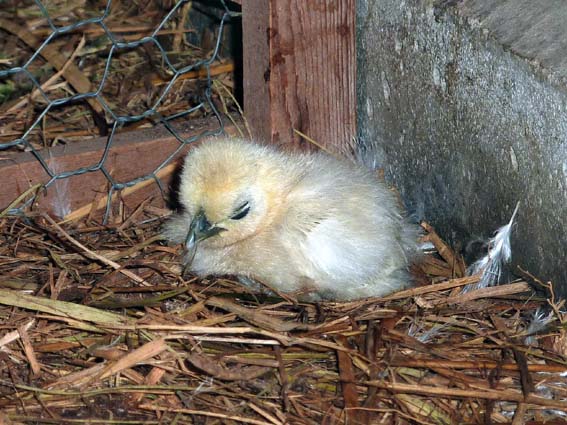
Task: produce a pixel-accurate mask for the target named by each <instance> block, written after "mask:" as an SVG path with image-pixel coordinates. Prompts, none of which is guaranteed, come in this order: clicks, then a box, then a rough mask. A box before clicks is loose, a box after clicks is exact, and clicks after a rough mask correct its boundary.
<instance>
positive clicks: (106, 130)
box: [0, 0, 240, 222]
mask: <svg viewBox="0 0 567 425" xmlns="http://www.w3.org/2000/svg"><path fill="white" fill-rule="evenodd" d="M59 3H61V2H59ZM83 3H84V4H83ZM87 3H88V2H86V3H85V2H82V3H80V5H81V6H83V9H81V13H82V14H83V15H88V14H91V15H93V16H82V19H77V20H76V21H75V22H72V20H73V16H70V15H65V12H66V9H65V7H67V4H66V2H65V5H62V4H57V2H41V1H40V0H34V1H33V2H28V3H27V4H26V5H25V6H27V7H28V9H24V7H23V6H24V4H23V3H20V2H16V3H15V4H14V5H13V7H14V10H15V14H16V15H18V14H19V15H26V16H23V17H22V16H17V17H16V19H15V20H14V21H11V20H10V19H6V18H5V16H0V30H2V31H0V34H4V33H8V34H11V35H14V36H16V37H17V38H19V39H20V41H23V42H24V43H25V44H27V46H28V47H31V51H32V54H31V55H30V56H29V57H28V58H26V59H24V60H23V63H20V64H19V65H17V66H11V67H9V68H7V69H1V67H2V66H4V67H5V66H6V65H7V64H10V62H11V59H10V58H9V57H7V55H8V54H9V52H8V50H9V48H10V46H9V45H7V43H4V48H5V52H4V54H2V55H0V56H4V58H2V57H0V129H2V127H3V124H5V123H6V122H7V121H9V120H10V115H9V114H3V112H10V111H13V110H15V109H17V108H18V107H20V108H21V107H22V103H23V106H24V107H25V101H24V102H17V103H15V104H14V102H12V103H10V102H7V100H10V99H8V95H7V94H6V93H7V91H10V92H13V91H15V90H16V89H15V87H16V86H18V87H19V88H20V92H21V90H22V88H23V90H24V91H26V93H24V94H23V96H20V97H21V98H23V97H25V96H27V97H28V98H29V99H30V102H29V103H31V100H33V99H34V98H35V99H36V100H35V101H34V102H33V106H34V107H33V108H28V109H29V110H30V111H29V113H27V112H26V117H25V120H24V121H25V125H23V126H22V128H21V129H20V130H19V132H14V133H19V134H17V135H15V136H14V137H13V138H9V139H8V140H6V137H9V136H10V133H11V131H10V130H11V129H10V128H9V126H8V127H7V128H8V130H6V127H4V131H0V133H4V137H3V138H0V151H2V150H14V149H15V150H20V151H21V150H23V151H27V152H31V154H32V155H33V156H34V157H35V159H36V160H37V162H38V163H39V164H40V165H41V167H42V169H43V170H44V171H45V173H47V176H48V177H47V181H46V182H44V183H43V185H41V188H42V189H48V188H50V187H52V186H55V185H57V184H61V182H65V181H66V180H67V179H69V178H70V177H73V176H78V175H81V174H86V173H92V172H101V173H102V174H103V175H104V177H105V178H106V180H107V181H108V196H107V203H106V210H105V215H104V222H106V221H107V220H108V217H109V213H110V207H111V201H112V199H113V194H115V192H117V191H120V190H122V189H125V188H128V187H131V186H134V185H136V184H138V183H140V182H142V181H145V180H150V179H153V180H154V181H155V182H156V183H157V185H158V187H159V189H160V191H161V192H162V195H163V194H164V188H163V185H162V183H161V182H160V178H159V177H158V175H157V173H158V172H159V171H160V170H161V169H162V168H164V167H165V166H166V165H167V164H169V163H170V162H171V161H172V159H173V158H174V157H175V156H176V155H177V154H178V153H179V152H180V151H181V150H182V149H183V148H184V147H185V146H186V145H188V144H190V143H193V142H195V141H197V140H199V139H201V138H203V137H205V136H209V135H216V134H220V133H222V132H223V131H224V127H223V121H222V119H221V115H220V113H219V111H218V109H217V107H216V106H215V103H214V102H213V99H212V83H213V80H212V77H211V66H212V65H213V63H214V62H215V61H217V60H218V58H219V50H220V48H221V42H222V40H223V33H224V30H225V26H226V24H227V22H229V21H230V20H232V19H234V18H235V17H238V16H239V15H240V13H239V12H236V11H234V10H231V9H230V8H229V7H228V6H227V4H226V2H225V0H218V1H215V2H208V3H207V7H211V5H212V6H213V7H215V8H216V10H217V11H218V12H220V13H219V14H218V16H217V17H215V20H216V31H215V32H216V34H215V35H214V38H212V40H210V41H209V43H210V44H211V48H210V50H209V53H208V55H206V56H205V57H198V56H196V55H183V54H179V52H173V54H172V52H171V51H168V49H167V48H166V46H164V40H163V36H162V35H163V34H164V33H166V34H167V33H170V34H171V33H174V34H175V31H169V32H168V31H167V27H168V25H169V24H170V23H171V21H173V20H174V19H179V20H180V22H181V23H182V24H183V25H186V20H185V17H186V16H180V15H181V14H185V15H186V14H187V13H188V7H191V6H192V3H194V2H190V1H188V0H181V1H178V2H176V3H175V4H173V5H172V6H170V7H169V10H168V11H167V13H165V14H164V16H163V17H161V19H159V21H158V22H157V24H156V25H155V26H154V27H153V28H150V29H149V30H146V31H147V35H145V36H141V37H138V38H136V39H133V40H128V39H127V38H128V33H127V32H125V34H123V33H121V32H120V31H115V29H114V28H112V27H111V26H110V25H109V20H111V17H112V14H113V12H115V9H118V8H119V7H120V2H115V4H116V3H118V5H119V7H113V2H112V0H107V1H106V2H99V4H102V9H101V10H100V11H99V13H93V10H87V7H86V6H88V4H87ZM90 3H91V5H92V3H96V2H90ZM156 3H160V6H161V7H162V8H164V7H165V8H167V7H168V2H156ZM213 3H214V5H213ZM54 4H55V6H54ZM77 5H79V3H77V4H75V7H76V6H77ZM126 5H128V6H138V7H142V6H140V5H136V4H135V2H134V3H128V2H127V3H126ZM5 6H8V4H7V3H6V4H5ZM56 6H59V7H60V9H57V7H56ZM63 6H65V7H63ZM122 6H123V4H122ZM144 6H147V5H144ZM30 8H32V9H33V8H35V11H34V12H35V13H34V12H33V11H32V12H30V11H29V10H30ZM8 9H9V8H8V7H6V9H4V12H8V13H9V10H8ZM61 9H63V10H61ZM22 10H27V12H21V11H22ZM76 10H77V9H74V10H72V11H73V14H74V15H75V16H74V17H76V15H77V13H75V12H76ZM166 10H167V9H166ZM54 11H55V12H54ZM81 13H79V14H81ZM130 13H136V10H133V11H132V8H130ZM139 13H142V11H141V10H140V11H139ZM54 15H58V16H54ZM21 18H24V19H25V20H26V21H28V22H29V26H34V27H35V28H38V27H41V26H43V27H46V28H45V30H44V32H45V38H44V40H43V41H41V42H40V43H39V47H35V48H34V47H33V46H34V43H38V41H39V40H35V39H34V36H33V35H29V33H28V31H27V30H28V28H22V27H21V26H19V25H18V24H17V19H21ZM70 21H71V23H69V22H70ZM93 32H96V33H98V34H99V37H98V38H97V43H98V44H99V45H100V44H101V43H103V44H104V43H106V44H107V45H106V47H103V48H102V51H103V53H102V54H101V50H100V48H99V49H97V55H96V56H97V57H96V60H98V61H104V67H103V71H102V74H101V75H99V76H97V77H95V78H93V81H89V79H88V78H86V77H85V76H84V75H78V74H77V73H75V74H72V73H65V71H66V70H68V69H69V68H72V67H73V65H74V64H73V60H74V59H75V58H74V55H75V54H76V53H77V51H80V50H81V48H84V45H85V44H84V41H85V38H84V37H85V33H93ZM192 32H193V33H194V32H195V30H194V29H187V28H182V29H181V33H182V34H183V37H186V34H190V33H192ZM77 33H79V34H81V33H82V37H83V38H82V40H80V41H79V43H78V46H77V48H76V49H75V51H74V52H73V53H72V54H71V56H70V57H65V56H62V55H61V54H59V53H58V52H56V51H54V50H56V49H58V48H60V43H59V45H57V43H58V40H61V38H63V37H65V36H68V35H71V34H77ZM177 33H179V31H178V32H177ZM184 41H185V42H187V40H186V39H185V40H184ZM54 44H55V47H54V46H53V45H54ZM139 48H141V49H143V51H145V52H146V53H147V55H148V56H151V55H152V54H153V57H154V59H153V61H154V62H156V57H157V58H158V59H159V61H160V64H159V65H160V67H161V74H160V78H162V80H163V79H164V75H165V81H164V82H163V83H164V85H165V87H164V88H163V89H162V90H157V93H154V96H153V98H151V99H150V98H148V99H146V102H135V101H133V102H132V104H130V103H128V104H127V105H125V107H124V106H121V105H116V104H115V102H113V99H112V96H111V95H110V96H109V94H108V92H109V91H110V90H109V89H108V88H109V86H111V85H112V82H111V81H110V80H111V78H110V75H111V74H112V73H113V72H116V69H117V68H119V66H116V64H115V63H114V62H115V61H120V60H121V55H124V54H126V53H128V52H130V51H133V50H134V49H139ZM0 50H4V49H0ZM148 50H152V53H148ZM40 59H43V60H44V61H45V62H49V64H50V65H51V66H52V67H53V68H54V69H55V71H57V72H56V73H55V75H52V76H50V77H49V78H43V77H44V75H42V72H41V71H44V69H43V68H42V67H38V66H37V62H38V61H39V60H40ZM80 60H84V59H80ZM80 60H79V64H80V63H81V62H80ZM32 68H33V70H32ZM38 68H39V70H40V72H39V73H38V70H37V69H38ZM76 69H80V66H77V67H76ZM195 71H198V74H199V76H202V78H201V79H200V80H199V82H200V87H199V90H198V92H197V93H194V94H193V96H191V97H193V99H191V102H188V103H187V104H185V105H184V107H183V108H182V109H181V110H174V111H173V112H171V111H170V110H171V108H162V106H163V104H164V102H165V99H167V98H168V96H170V95H171V94H172V93H174V92H175V91H176V89H177V87H176V84H177V83H178V82H179V81H181V80H182V79H183V78H184V76H186V75H188V74H189V73H195ZM149 72H150V71H149V70H147V73H149ZM40 78H43V79H44V80H46V82H43V83H41V82H40ZM61 78H62V79H63V80H64V84H65V87H64V89H65V90H66V94H68V95H62V90H59V91H51V90H50V91H47V90H46V87H47V88H51V87H53V83H54V81H56V80H58V79H61ZM125 79H126V78H125ZM150 84H151V83H150ZM146 85H147V84H146ZM154 91H156V90H154ZM80 103H82V104H83V105H84V106H85V108H86V110H87V111H86V112H85V111H83V113H85V114H87V113H88V114H90V115H91V120H90V124H91V125H93V126H94V127H96V128H97V129H98V135H100V136H106V143H105V146H104V149H103V152H102V155H101V156H100V158H99V159H98V161H96V162H95V163H92V164H89V165H87V166H82V167H78V168H75V169H72V170H65V171H62V170H60V169H59V167H58V165H57V163H56V162H55V161H50V159H51V158H50V151H49V149H43V147H52V146H53V145H51V146H50V145H49V144H45V143H44V146H41V143H35V142H33V141H32V139H34V138H36V139H37V138H38V137H39V138H40V139H41V138H42V137H43V136H44V135H42V134H41V133H42V130H43V126H44V125H45V121H46V118H47V117H48V115H49V114H50V113H51V112H52V111H54V110H56V109H61V108H65V107H67V106H73V105H78V104H80ZM140 103H141V105H140ZM144 103H146V104H144ZM3 104H4V105H3ZM3 106H4V107H3ZM6 106H7V107H6ZM177 109H179V108H177ZM199 111H200V112H203V113H206V114H208V115H211V114H212V115H214V116H215V117H216V121H217V122H218V125H217V126H216V127H215V128H212V129H211V128H208V129H206V130H203V131H201V132H200V133H198V134H196V135H192V136H189V137H184V136H183V135H182V134H181V132H180V131H179V129H178V128H177V127H176V125H174V122H175V121H176V120H178V119H182V118H186V117H190V116H193V115H194V114H195V113H196V112H199ZM60 120H61V119H60ZM148 120H149V121H151V123H152V125H161V126H163V127H164V128H165V129H167V131H168V132H169V133H170V134H171V135H172V136H173V137H175V139H176V140H177V141H178V142H179V144H178V146H177V147H176V148H175V149H174V150H173V151H171V152H169V153H168V155H167V157H166V158H165V159H163V160H162V161H161V162H160V163H159V165H157V166H156V167H155V168H154V169H153V170H152V171H151V172H149V173H147V174H144V175H140V176H136V177H135V178H133V179H130V180H128V181H118V179H116V178H115V177H114V176H113V175H112V172H111V170H109V168H108V167H107V160H108V157H109V155H110V153H111V152H112V150H113V146H114V144H115V136H116V134H117V133H119V132H120V130H121V129H123V128H125V127H128V126H130V125H135V124H136V123H139V122H141V121H148ZM2 121H4V122H2ZM61 124H64V122H63V123H61ZM38 133H39V135H38ZM0 135H1V134H0ZM6 135H7V136H6ZM4 184H6V182H4ZM8 184H9V183H8ZM42 192H43V191H40V190H36V191H35V193H32V196H29V197H28V198H27V199H24V200H23V202H21V203H19V205H18V204H17V205H10V207H9V208H8V210H6V211H4V213H7V214H10V215H22V214H24V212H25V211H26V208H28V207H29V206H30V205H32V204H33V202H34V199H35V198H36V197H37V194H38V193H42Z"/></svg>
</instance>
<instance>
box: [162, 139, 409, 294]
mask: <svg viewBox="0 0 567 425" xmlns="http://www.w3.org/2000/svg"><path fill="white" fill-rule="evenodd" d="M179 202H180V205H181V207H182V211H181V212H180V213H178V214H176V215H174V216H173V218H172V219H171V220H170V221H169V222H168V223H167V224H166V227H165V235H166V237H167V238H168V239H170V240H171V241H173V242H176V243H183V242H184V241H185V240H186V238H187V234H188V231H189V227H190V223H191V221H192V219H193V218H194V217H195V215H196V214H198V213H199V212H203V213H204V214H205V216H206V218H207V221H208V223H210V224H211V225H215V226H218V227H221V228H223V229H224V230H223V231H222V232H220V233H218V234H216V235H215V236H212V237H210V238H209V239H206V240H203V241H202V242H200V243H199V244H198V247H197V251H196V253H195V257H194V259H193V261H192V263H191V264H190V267H189V268H190V270H192V271H193V272H195V273H196V274H198V275H201V276H204V275H211V274H212V275H223V274H232V275H237V276H241V277H246V278H250V279H253V280H258V281H260V282H264V283H266V284H267V285H269V286H271V287H272V288H275V289H277V290H279V291H283V292H296V293H298V292H299V293H301V292H307V293H309V294H310V295H309V296H308V297H309V298H311V299H332V300H350V299H356V298H362V297H368V296H383V295H387V294H389V293H391V292H394V291H397V290H400V289H403V288H405V287H407V286H408V285H409V284H410V278H409V275H408V273H407V270H408V266H409V265H410V263H411V262H412V260H413V259H414V258H415V256H416V254H417V252H418V250H417V237H418V231H417V226H415V225H411V224H409V223H408V222H406V220H405V219H404V218H403V216H402V213H401V211H400V209H399V207H398V204H397V201H396V199H395V197H394V196H393V194H392V193H391V192H390V191H389V190H388V189H387V188H386V187H385V186H384V184H383V183H382V182H381V181H379V180H378V179H377V178H376V177H375V176H374V175H373V174H372V173H371V172H370V171H369V170H367V169H365V168H363V167H362V166H360V165H356V164H354V163H351V162H349V161H347V160H338V159H335V158H333V157H331V156H328V155H326V154H322V153H315V154H309V153H284V152H280V151H277V150H275V149H273V148H269V147H265V146H260V145H256V144H254V143H252V142H248V141H243V140H237V139H222V140H213V141H211V142H208V143H205V144H203V145H201V146H199V147H197V148H195V149H193V150H192V151H191V152H190V153H189V154H188V155H187V158H186V160H185V164H184V168H183V172H182V175H181V184H180V191H179ZM242 205H248V207H249V211H248V212H247V214H246V215H245V216H244V217H241V218H238V219H236V218H231V217H238V216H237V215H235V214H234V212H235V211H237V210H238V208H239V207H242ZM238 211H240V210H238Z"/></svg>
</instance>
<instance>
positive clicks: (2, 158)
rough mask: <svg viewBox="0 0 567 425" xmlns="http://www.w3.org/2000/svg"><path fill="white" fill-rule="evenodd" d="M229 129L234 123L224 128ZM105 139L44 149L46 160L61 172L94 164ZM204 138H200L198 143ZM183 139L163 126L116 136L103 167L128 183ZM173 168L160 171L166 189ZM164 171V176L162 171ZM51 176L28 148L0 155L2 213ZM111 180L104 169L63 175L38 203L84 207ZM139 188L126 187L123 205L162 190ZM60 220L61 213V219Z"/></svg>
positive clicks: (190, 132)
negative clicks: (102, 170) (64, 176)
mask: <svg viewBox="0 0 567 425" xmlns="http://www.w3.org/2000/svg"><path fill="white" fill-rule="evenodd" d="M218 127H219V124H218V121H217V120H216V119H210V120H193V121H191V125H190V127H189V126H187V127H186V128H181V129H179V135H180V136H181V137H182V138H184V139H187V138H189V137H192V136H196V135H199V134H201V133H203V132H204V131H206V130H214V129H215V128H218ZM225 129H226V131H227V132H228V133H231V132H232V131H233V127H226V128H225ZM107 141H108V140H107V138H106V137H101V138H95V139H89V140H85V141H82V142H73V143H70V144H68V145H65V146H57V147H55V148H52V149H49V150H43V151H41V154H42V155H43V157H44V158H45V159H46V162H47V163H48V164H49V165H50V167H52V169H53V170H54V171H56V172H57V173H61V172H66V171H72V170H76V169H78V168H81V167H88V166H93V165H94V164H96V163H97V162H98V161H99V160H100V158H101V157H102V155H103V152H104V149H105V147H106V144H107ZM201 141H202V140H201V139H200V140H198V141H197V143H199V142H201ZM179 146H180V142H179V141H178V140H177V139H176V138H175V137H174V136H172V135H171V133H170V132H169V131H167V130H166V129H165V128H163V127H157V128H152V129H144V130H134V131H130V132H123V133H120V134H116V135H115V136H114V138H113V140H112V147H111V149H110V153H109V155H108V157H107V159H106V161H105V168H106V169H107V170H108V171H109V172H110V174H111V176H112V177H113V178H114V179H115V180H116V181H118V182H121V183H122V182H127V181H130V180H133V179H136V178H138V177H140V176H143V175H147V174H149V173H151V172H152V171H154V170H155V169H156V167H157V166H159V165H160V164H161V163H162V162H163V161H164V160H165V159H166V158H167V157H168V156H169V155H170V154H171V153H172V152H173V151H174V150H175V149H176V148H178V147H179ZM190 146H191V145H188V146H186V147H184V148H183V149H182V151H181V152H179V154H178V155H177V157H179V156H181V155H182V154H184V153H186V152H187V150H188V149H189V148H190ZM173 168H174V167H171V166H170V167H168V168H167V170H166V171H167V172H166V173H163V172H162V173H161V175H162V179H161V181H162V183H163V187H165V188H167V187H168V185H169V184H170V182H171V177H172V174H173ZM164 174H165V175H164ZM48 180H49V175H48V174H47V172H46V171H45V170H44V169H43V167H42V166H41V164H40V163H39V161H38V160H37V159H36V158H35V157H34V156H33V155H32V154H31V153H29V152H16V153H13V152H4V153H0V182H1V183H0V184H1V186H0V187H1V190H0V211H2V210H3V209H4V208H6V206H8V205H9V204H10V203H11V202H12V201H13V200H14V199H16V198H17V197H18V196H19V195H21V194H22V193H24V192H25V191H26V190H28V189H29V188H30V187H33V186H34V185H36V184H38V183H39V184H44V183H46V182H47V181H48ZM108 187H109V185H108V181H107V179H106V177H105V176H104V175H103V174H102V172H101V171H93V172H88V173H85V174H81V175H76V176H72V177H69V178H66V179H62V180H59V181H57V182H56V183H54V184H52V185H51V186H50V187H49V188H48V189H47V190H46V191H44V192H43V193H40V196H38V198H37V203H38V207H39V208H40V209H41V210H43V211H45V210H47V211H49V212H51V213H55V214H57V215H61V214H60V213H59V214H58V212H60V211H61V207H58V206H57V203H60V204H61V203H65V204H66V205H67V207H68V208H67V209H68V210H70V211H75V210H77V209H79V208H85V207H86V206H88V205H89V204H92V203H93V202H94V201H97V203H98V201H100V200H101V199H102V198H103V197H105V196H106V195H107V192H108ZM140 187H142V189H141V190H128V189H125V191H124V192H125V193H127V194H128V196H126V197H125V198H124V202H125V204H126V205H127V206H128V207H130V208H134V207H135V206H137V205H138V204H139V203H140V202H141V201H142V200H144V199H147V198H148V197H150V196H153V195H158V196H160V197H161V193H160V191H159V188H158V187H157V185H156V184H155V183H154V182H153V181H152V183H151V184H148V183H145V184H141V185H140ZM61 218H62V217H61Z"/></svg>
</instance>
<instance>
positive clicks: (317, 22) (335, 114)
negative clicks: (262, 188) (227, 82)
mask: <svg viewBox="0 0 567 425" xmlns="http://www.w3.org/2000/svg"><path fill="white" fill-rule="evenodd" d="M242 27H243V28H242V33H243V55H244V58H243V66H244V70H243V74H244V108H245V114H246V117H247V119H248V121H249V123H250V125H251V127H252V131H253V135H254V137H255V138H257V139H258V140H260V141H263V142H267V143H274V144H278V145H279V144H288V143H293V144H294V145H299V146H305V145H307V144H308V143H307V142H306V141H305V140H302V138H301V137H300V136H299V135H298V134H297V133H296V132H294V129H296V130H299V131H300V132H302V133H304V134H306V135H307V136H309V137H311V138H312V139H314V140H315V141H316V142H318V143H320V144H321V145H323V146H325V147H326V148H328V149H329V150H331V151H335V152H345V151H347V150H348V148H349V147H350V145H351V143H352V138H353V137H354V136H355V135H356V85H355V75H356V53H355V48H356V46H355V0H285V1H282V0H243V1H242Z"/></svg>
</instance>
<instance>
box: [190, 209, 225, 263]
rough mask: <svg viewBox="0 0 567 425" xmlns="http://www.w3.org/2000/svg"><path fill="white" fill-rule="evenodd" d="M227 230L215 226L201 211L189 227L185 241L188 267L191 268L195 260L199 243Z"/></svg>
mask: <svg viewBox="0 0 567 425" xmlns="http://www.w3.org/2000/svg"><path fill="white" fill-rule="evenodd" d="M225 230H226V229H224V228H222V227H218V226H215V225H213V224H211V223H210V222H209V220H207V216H206V215H205V213H204V212H203V211H199V212H198V213H197V214H196V215H195V217H193V220H192V221H191V224H190V226H189V232H188V233H187V238H186V239H185V249H186V250H187V254H186V256H185V260H186V261H185V262H186V267H188V266H190V265H191V263H192V262H193V258H195V253H196V252H197V245H198V244H199V242H201V241H203V240H205V239H208V238H210V237H211V236H215V235H218V234H219V233H220V232H222V231H225Z"/></svg>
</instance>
